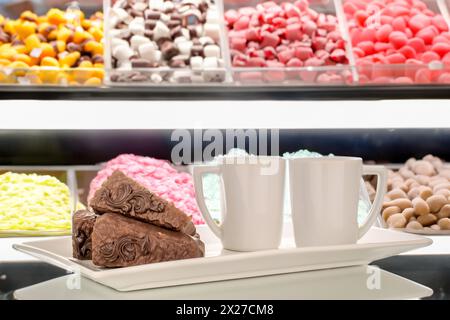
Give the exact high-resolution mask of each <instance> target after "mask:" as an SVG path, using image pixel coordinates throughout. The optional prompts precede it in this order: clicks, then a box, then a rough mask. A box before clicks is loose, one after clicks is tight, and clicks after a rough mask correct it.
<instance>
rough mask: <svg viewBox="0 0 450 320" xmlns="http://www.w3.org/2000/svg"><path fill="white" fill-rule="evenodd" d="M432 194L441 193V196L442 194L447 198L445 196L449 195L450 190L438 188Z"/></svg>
mask: <svg viewBox="0 0 450 320" xmlns="http://www.w3.org/2000/svg"><path fill="white" fill-rule="evenodd" d="M434 194H435V195H441V196H444V197H446V198H447V197H449V196H450V190H447V189H440V190H438V191H436V192H435V193H434Z"/></svg>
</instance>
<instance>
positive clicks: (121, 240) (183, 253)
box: [92, 213, 205, 267]
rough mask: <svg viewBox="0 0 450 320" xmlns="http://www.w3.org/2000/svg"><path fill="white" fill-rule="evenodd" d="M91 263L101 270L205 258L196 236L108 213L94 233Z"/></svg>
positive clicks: (98, 222)
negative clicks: (102, 268) (100, 267)
mask: <svg viewBox="0 0 450 320" xmlns="http://www.w3.org/2000/svg"><path fill="white" fill-rule="evenodd" d="M92 250H93V251H92V262H93V263H94V264H95V265H97V266H102V267H129V266H136V265H142V264H148V263H155V262H163V261H171V260H180V259H189V258H198V257H203V256H204V251H205V249H204V244H203V242H201V241H200V240H199V239H198V238H197V237H191V236H189V235H186V234H184V233H182V232H176V231H171V230H167V229H164V228H161V227H157V226H155V225H152V224H148V223H144V222H140V221H137V220H134V219H131V218H127V217H125V216H123V215H120V214H115V213H105V214H104V215H102V216H100V217H98V218H97V221H96V223H95V226H94V232H93V234H92Z"/></svg>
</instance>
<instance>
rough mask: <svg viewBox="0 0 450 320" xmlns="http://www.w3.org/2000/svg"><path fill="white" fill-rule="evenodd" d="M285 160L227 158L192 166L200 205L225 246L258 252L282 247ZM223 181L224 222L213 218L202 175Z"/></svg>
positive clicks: (222, 209)
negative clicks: (217, 176)
mask: <svg viewBox="0 0 450 320" xmlns="http://www.w3.org/2000/svg"><path fill="white" fill-rule="evenodd" d="M285 170H286V161H285V160H284V159H282V158H280V157H271V156H247V157H226V158H224V159H222V161H221V163H219V164H217V165H215V164H214V165H213V164H211V165H199V166H195V167H194V169H193V176H194V185H195V195H196V199H197V204H198V206H199V208H200V211H201V212H202V215H203V218H204V219H205V221H206V223H207V224H208V226H209V227H210V228H211V230H212V231H213V233H214V234H215V235H216V236H217V237H218V238H220V239H221V241H222V245H223V247H224V248H225V249H228V250H235V251H257V250H267V249H276V248H278V247H279V246H280V242H281V233H282V228H283V196H284V181H285ZM207 173H213V174H218V175H219V176H220V180H221V216H222V221H221V224H220V225H218V224H217V223H216V222H215V221H214V220H213V219H212V217H211V214H210V213H209V211H208V208H207V206H206V204H205V199H204V195H203V182H202V178H203V175H205V174H207Z"/></svg>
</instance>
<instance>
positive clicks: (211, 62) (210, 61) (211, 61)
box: [203, 57, 219, 69]
mask: <svg viewBox="0 0 450 320" xmlns="http://www.w3.org/2000/svg"><path fill="white" fill-rule="evenodd" d="M218 66H219V63H218V61H217V58H215V57H206V58H205V59H203V68H204V69H208V68H217V67H218Z"/></svg>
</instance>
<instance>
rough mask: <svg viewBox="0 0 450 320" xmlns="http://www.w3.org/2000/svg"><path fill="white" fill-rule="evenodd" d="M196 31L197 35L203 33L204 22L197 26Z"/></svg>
mask: <svg viewBox="0 0 450 320" xmlns="http://www.w3.org/2000/svg"><path fill="white" fill-rule="evenodd" d="M195 32H196V33H197V35H199V36H200V35H203V24H199V25H197V26H196V27H195Z"/></svg>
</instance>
